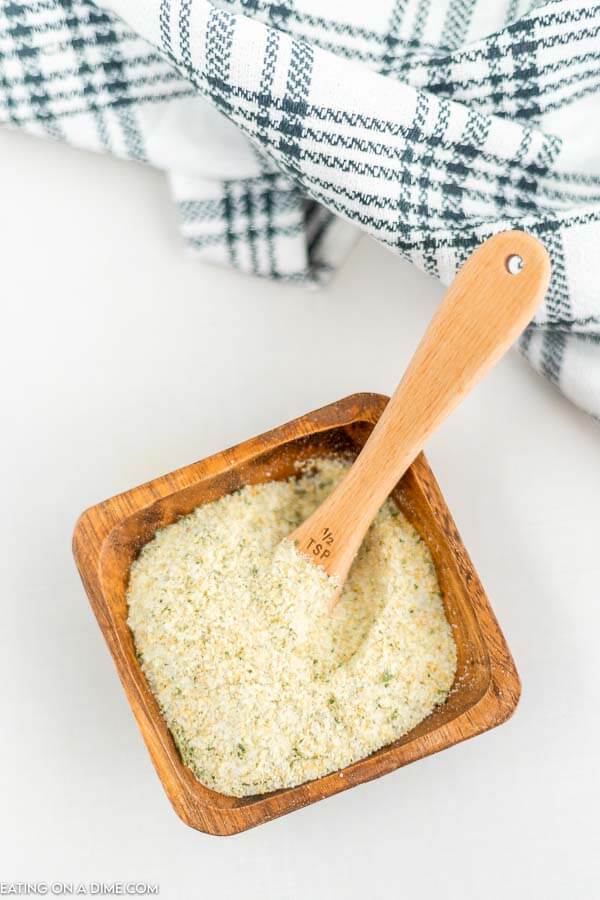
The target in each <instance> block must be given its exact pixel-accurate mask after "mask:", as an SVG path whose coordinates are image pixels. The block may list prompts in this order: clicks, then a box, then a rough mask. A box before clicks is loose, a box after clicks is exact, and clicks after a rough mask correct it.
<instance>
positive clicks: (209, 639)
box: [127, 459, 456, 797]
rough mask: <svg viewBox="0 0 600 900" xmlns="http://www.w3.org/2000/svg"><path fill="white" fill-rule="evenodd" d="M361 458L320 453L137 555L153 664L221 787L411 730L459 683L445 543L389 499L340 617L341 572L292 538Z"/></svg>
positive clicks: (358, 751)
mask: <svg viewBox="0 0 600 900" xmlns="http://www.w3.org/2000/svg"><path fill="white" fill-rule="evenodd" d="M349 464H350V463H349V462H348V461H344V460H341V459H318V460H312V461H311V462H310V463H308V464H307V463H305V464H304V465H303V466H302V467H301V469H300V470H299V472H298V476H297V477H292V478H290V479H288V480H287V481H273V482H269V483H267V484H260V485H248V486H246V487H243V488H241V489H240V490H239V491H236V492H235V493H234V494H230V495H227V496H225V497H222V498H221V499H219V500H217V501H215V502H214V503H209V504H207V505H205V506H200V507H198V508H197V509H196V510H194V512H193V513H191V515H188V516H186V517H185V518H183V519H181V520H180V521H178V522H176V523H175V524H173V525H170V526H168V527H167V528H164V529H162V530H161V531H158V532H157V534H156V536H155V537H154V539H153V540H152V541H150V542H149V543H148V544H146V546H145V547H144V548H143V550H142V551H141V553H140V555H139V557H138V559H137V560H136V561H135V562H134V563H133V565H132V567H131V574H130V583H129V588H128V594H127V599H128V603H129V619H128V621H129V625H130V627H131V630H132V632H133V635H134V639H135V646H136V650H137V652H138V655H139V658H140V660H141V663H142V667H143V670H144V673H145V675H146V677H147V679H148V682H149V684H150V687H151V689H152V691H153V693H154V695H155V697H156V699H157V701H158V703H159V706H160V708H161V710H162V713H163V715H164V717H165V719H166V722H167V724H168V726H169V728H170V730H171V733H172V734H173V737H174V739H175V742H176V744H177V746H178V748H179V751H180V753H181V756H182V758H183V761H184V762H185V763H186V765H188V766H189V767H190V769H191V770H192V772H193V773H194V774H195V776H196V777H197V778H198V779H199V780H200V781H201V782H202V783H203V784H205V785H207V786H208V787H210V788H213V789H215V790H217V791H221V792H222V793H225V794H231V795H234V796H237V797H243V796H247V795H250V794H257V793H263V792H266V791H272V790H275V789H277V788H283V787H291V786H293V785H297V784H300V783H302V782H304V781H308V780H310V779H312V778H317V777H319V776H321V775H324V774H326V773H327V772H331V771H335V770H337V769H340V768H342V767H343V766H346V765H348V764H350V763H352V762H354V761H356V760H358V759H361V758H362V757H364V756H367V755H368V754H369V753H371V752H373V751H374V750H377V749H378V748H380V747H382V746H384V745H385V744H388V743H390V742H391V741H394V740H396V739H397V738H398V737H400V736H401V735H403V734H404V733H405V732H407V731H408V730H409V729H411V728H413V727H414V726H415V725H417V724H418V723H419V722H420V721H421V720H422V719H424V718H425V717H426V716H427V715H429V713H430V712H431V711H432V710H433V709H434V707H435V706H437V705H438V704H441V703H443V702H444V701H445V699H446V697H447V694H448V691H449V690H450V688H451V686H452V683H453V680H454V675H455V671H456V647H455V644H454V640H453V638H452V634H451V629H450V626H449V624H448V622H447V621H446V618H445V615H444V610H443V604H442V600H441V595H440V590H439V586H438V582H437V578H436V574H435V569H434V566H433V563H432V560H431V556H430V554H429V550H428V549H427V547H426V545H425V544H424V543H423V541H422V540H421V538H420V537H419V535H418V534H417V532H416V531H415V530H414V528H412V526H411V525H409V523H408V522H407V520H406V519H405V518H404V516H403V515H402V514H401V513H400V512H399V511H398V509H397V508H396V507H395V505H394V504H393V503H392V502H391V501H388V502H387V503H386V504H385V506H384V507H383V509H382V510H381V511H380V513H379V515H378V516H377V518H376V520H375V522H374V523H373V525H372V526H371V528H370V530H369V532H368V535H367V537H366V539H365V541H364V542H363V545H362V547H361V550H360V552H359V554H358V556H357V558H356V560H355V562H354V565H353V567H352V569H351V571H350V575H349V578H348V581H347V583H346V585H345V587H344V590H343V592H342V595H341V599H340V601H339V602H338V604H337V606H336V608H335V611H334V613H333V614H329V613H328V611H327V607H328V600H329V597H330V594H331V579H330V578H329V577H328V576H327V575H326V574H325V573H324V572H323V570H321V569H320V568H319V567H317V566H314V565H313V564H312V563H310V562H309V561H308V560H306V559H305V558H304V557H303V556H301V555H300V554H299V553H298V552H297V550H296V549H295V547H294V546H293V545H292V544H291V542H289V541H285V540H284V538H285V537H286V535H288V534H289V533H290V532H291V531H292V530H293V529H294V528H295V527H296V526H297V525H298V524H300V522H302V521H303V520H304V519H305V518H307V517H308V516H309V515H310V513H311V512H313V510H314V509H315V508H316V507H317V506H318V505H319V504H320V503H321V502H322V501H323V500H324V499H325V497H326V496H327V494H328V493H329V492H330V491H331V490H332V488H333V487H334V486H335V485H336V484H337V482H338V481H339V480H340V478H341V477H342V476H343V475H344V473H345V472H346V471H347V468H348V466H349ZM282 541H283V543H282Z"/></svg>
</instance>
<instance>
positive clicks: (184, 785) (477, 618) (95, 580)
mask: <svg viewBox="0 0 600 900" xmlns="http://www.w3.org/2000/svg"><path fill="white" fill-rule="evenodd" d="M386 403H387V398H386V397H382V396H380V395H378V394H356V395H354V396H352V397H348V398H346V399H345V400H340V401H339V402H338V403H333V404H331V405H330V406H326V407H324V408H323V409H319V410H317V411H316V412H312V413H309V414H308V415H306V416H302V417H301V418H300V419H296V420H295V421H294V422H290V423H289V424H287V425H282V426H281V427H280V428H275V429H274V430H273V431H269V432H267V433H266V434H263V435H260V437H256V438H252V439H251V440H249V441H245V442H244V443H243V444H239V445H238V446H237V447H233V448H231V449H229V450H223V451H222V452H221V453H217V454H216V455H215V456H211V457H209V458H208V459H205V460H203V461H201V462H198V463H193V464H192V465H190V466H186V467H185V468H183V469H179V470H178V471H176V472H172V473H171V474H169V475H164V476H163V477H162V478H156V479H154V480H153V481H150V482H148V484H143V485H141V486H140V487H136V488H133V489H132V490H130V491H127V492H126V493H124V494H120V495H118V496H117V497H113V498H112V499H111V500H106V501H105V502H104V503H99V504H98V505H97V506H93V507H92V508H91V509H88V510H87V511H86V512H84V513H83V515H82V516H81V518H80V519H79V521H78V523H77V526H76V528H75V534H74V538H73V552H74V554H75V559H76V561H77V566H78V568H79V572H80V574H81V578H82V580H83V583H84V585H85V589H86V591H87V594H88V597H89V599H90V602H91V604H92V607H93V610H94V612H95V614H96V618H97V619H98V623H99V625H100V628H101V629H102V632H103V634H104V637H105V638H106V641H107V643H108V646H109V648H110V651H111V653H112V655H113V658H114V661H115V664H116V667H117V671H118V673H119V677H120V678H121V681H122V683H123V687H124V688H125V693H126V694H127V698H128V700H129V703H130V704H131V708H132V710H133V713H134V715H135V717H136V720H137V723H138V725H139V728H140V731H141V732H142V735H143V737H144V740H145V742H146V745H147V747H148V750H149V751H150V756H151V757H152V762H153V763H154V766H155V768H156V771H157V772H158V775H159V777H160V779H161V781H162V783H163V786H164V788H165V790H166V792H167V794H168V796H169V799H170V800H171V803H172V804H173V806H174V808H175V811H176V812H177V813H178V815H179V816H181V818H182V819H183V821H184V822H186V823H187V824H188V825H191V826H192V827H193V828H197V829H199V830H200V831H205V832H208V833H210V834H220V835H225V834H235V833H236V832H239V831H243V830H244V829H246V828H251V827H252V826H254V825H258V824H260V823H262V822H266V821H268V820H270V819H273V818H275V817H276V816H281V815H283V814H284V813H288V812H291V811H292V810H294V809H299V808H300V807H302V806H306V805H307V804H308V803H314V802H315V801H316V800H322V799H323V798H325V797H329V796H330V795H332V794H336V793H337V792H338V791H343V790H346V789H347V788H349V787H353V786H354V785H356V784H361V782H363V781H369V780H370V779H372V778H377V777H379V776H380V775H385V774H386V773H387V772H391V771H392V770H393V769H397V768H399V767H400V766H404V765H406V763H409V762H413V761H414V760H416V759H420V758H421V757H423V756H427V755H428V754H430V753H435V752H437V751H438V750H443V749H444V748H445V747H449V746H451V745H452V744H456V743H458V742H459V741H463V740H465V738H469V737H472V736H473V735H475V734H479V733H480V732H482V731H486V730H487V729H488V728H492V727H493V726H495V725H499V724H500V723H501V722H504V721H505V719H507V718H508V717H509V716H510V715H511V713H512V712H513V710H514V708H515V706H516V705H517V702H518V699H519V693H520V684H519V677H518V675H517V672H516V669H515V666H514V663H513V660H512V658H511V655H510V652H509V650H508V647H507V646H506V643H505V641H504V637H503V636H502V633H501V631H500V629H499V627H498V623H497V622H496V619H495V617H494V614H493V612H492V610H491V607H490V604H489V602H488V600H487V597H486V595H485V593H484V591H483V588H482V586H481V584H480V581H479V578H478V577H477V573H476V572H475V570H474V569H473V566H472V564H471V561H470V560H469V557H468V556H467V553H466V551H465V548H464V547H463V544H462V542H461V539H460V537H459V534H458V532H457V530H456V527H455V525H454V522H453V521H452V517H451V515H450V512H449V510H448V508H447V506H446V504H445V502H444V498H443V497H442V495H441V493H440V490H439V488H438V486H437V484H436V481H435V479H434V477H433V474H432V472H431V470H430V468H429V466H428V464H427V462H426V460H425V457H424V456H422V455H421V456H420V457H419V458H418V459H417V460H416V461H415V462H414V463H413V465H412V466H411V468H410V469H409V471H408V472H407V473H406V475H405V476H404V478H403V479H402V480H401V482H400V483H399V484H398V486H397V487H396V489H395V491H394V493H393V495H392V496H393V498H394V500H395V501H396V502H397V504H398V505H399V507H400V508H401V509H402V511H403V512H404V514H405V515H406V516H407V518H408V519H409V521H410V522H411V523H412V524H413V525H414V526H415V528H416V529H417V531H418V532H419V533H420V535H421V537H422V538H423V539H424V540H425V541H426V543H427V544H428V546H429V549H430V550H431V553H432V556H433V559H434V562H435V565H436V568H437V573H438V578H439V581H440V586H441V589H442V591H443V594H444V604H445V607H446V614H447V616H448V620H449V621H450V623H451V624H452V625H453V626H454V635H455V639H456V643H457V648H458V671H457V676H456V681H455V684H454V687H453V689H452V692H451V694H450V696H449V698H448V700H447V702H446V703H445V704H444V705H443V706H441V707H439V708H437V709H436V710H435V711H434V712H433V713H432V714H431V715H430V716H429V717H428V718H427V719H425V720H424V721H423V722H421V724H420V725H418V726H417V727H416V728H414V729H413V730H412V731H411V732H409V733H408V734H406V735H405V736H404V737H403V738H401V739H400V740H398V741H396V742H395V743H393V744H390V745H389V746H387V747H384V748H383V749H382V750H378V751H377V752H376V753H373V754H371V756H369V757H367V758H366V759H362V760H360V761H359V762H356V763H354V764H353V765H351V766H348V767H347V768H345V769H343V770H341V771H339V772H334V773H332V774H330V775H326V776H325V777H323V778H319V779H317V780H316V781H311V782H308V783H306V784H303V785H300V786H299V787H295V788H288V789H285V790H281V791H276V792H274V793H271V794H264V795H260V796H254V797H246V798H243V799H239V798H236V797H228V796H225V795H224V794H219V793H217V792H215V791H212V790H210V789H209V788H206V787H204V785H202V784H200V782H199V781H197V780H196V778H195V777H194V776H193V775H192V773H191V771H190V770H189V769H188V768H187V767H186V766H185V765H184V764H183V762H182V761H181V758H180V756H179V753H178V751H177V748H176V747H175V744H174V742H173V739H172V737H171V734H170V732H169V730H168V728H167V726H166V724H165V722H164V720H163V718H162V716H161V714H160V712H159V709H158V706H157V703H156V700H155V699H154V697H153V695H152V693H151V692H150V689H149V687H148V684H147V683H146V679H145V677H144V674H143V672H142V669H141V667H140V664H139V662H138V660H137V657H136V654H135V650H134V645H133V639H132V635H131V632H130V630H129V628H128V626H127V604H126V601H125V591H126V588H127V581H128V574H129V567H130V564H131V562H132V560H133V559H134V558H135V557H136V555H137V553H138V552H139V550H140V548H141V547H142V546H143V545H144V544H145V543H146V542H147V541H149V540H150V539H151V538H152V537H153V535H154V533H155V531H156V530H157V529H158V528H163V527H164V526H165V525H169V524H170V523H172V522H175V521H176V520H177V519H178V518H180V517H181V516H185V515H186V514H188V513H190V512H191V511H192V510H193V509H194V508H195V507H196V506H199V505H201V504H203V503H209V502H210V501H212V500H216V499H217V498H218V497H221V496H222V495H224V494H227V493H230V492H231V491H234V490H236V489H237V488H239V487H240V486H242V485H244V484H256V483H259V482H264V481H269V480H272V479H283V478H287V477H288V476H289V475H291V474H292V473H293V472H294V464H295V462H296V461H297V460H301V459H308V458H310V457H314V456H324V455H329V454H333V453H339V452H344V451H346V452H347V451H349V450H350V451H351V450H354V451H356V450H358V449H360V447H361V446H362V445H363V444H364V442H365V440H366V439H367V437H368V435H369V434H370V432H371V430H372V428H373V425H374V424H375V422H376V421H377V419H378V418H379V416H380V414H381V412H382V410H383V408H384V406H385V404H386Z"/></svg>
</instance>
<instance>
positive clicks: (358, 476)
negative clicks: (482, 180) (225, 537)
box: [289, 231, 550, 606]
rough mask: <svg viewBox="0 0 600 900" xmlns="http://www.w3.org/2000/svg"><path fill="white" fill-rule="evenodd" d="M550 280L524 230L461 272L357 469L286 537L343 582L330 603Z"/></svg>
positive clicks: (494, 244)
mask: <svg viewBox="0 0 600 900" xmlns="http://www.w3.org/2000/svg"><path fill="white" fill-rule="evenodd" d="M549 280H550V260H549V258H548V254H547V253H546V250H545V249H544V247H543V245H542V244H541V243H540V242H539V241H538V240H536V238H534V237H532V236H531V235H529V234H526V233H525V232H522V231H508V232H503V233H502V234H497V235H495V236H494V237H491V238H490V239H489V240H487V241H486V242H485V243H484V244H483V245H482V246H481V247H479V248H478V249H477V250H475V252H474V253H473V254H472V255H471V256H470V257H469V259H468V260H467V261H466V263H465V264H464V265H463V267H462V268H461V269H460V271H459V272H458V274H457V275H456V277H455V279H454V281H453V282H452V284H451V285H450V287H449V288H448V291H447V293H446V295H445V297H444V299H443V301H442V303H441V305H440V307H439V308H438V310H437V311H436V313H435V315H434V317H433V319H432V320H431V322H430V324H429V328H428V329H427V331H426V332H425V335H424V336H423V339H422V340H421V343H420V344H419V346H418V347H417V350H416V352H415V355H414V356H413V358H412V360H411V362H410V364H409V366H408V368H407V370H406V372H405V373H404V377H403V378H402V381H401V382H400V384H399V385H398V387H397V389H396V391H395V393H394V395H393V396H392V398H391V399H390V401H389V403H388V405H387V406H386V408H385V410H384V411H383V413H382V415H381V417H380V419H379V421H378V422H377V425H376V426H375V428H374V429H373V431H372V432H371V435H370V437H369V439H368V441H367V442H366V444H365V446H364V447H363V449H362V451H361V452H360V454H359V456H358V457H357V459H356V461H355V462H354V464H353V466H352V468H351V469H350V470H349V472H348V474H347V475H346V476H345V477H344V478H343V480H342V481H341V482H340V483H339V484H338V486H337V487H336V488H335V490H334V491H332V493H331V494H330V495H329V497H327V499H326V500H325V501H324V502H323V503H322V504H321V506H319V508H318V509H317V510H316V511H315V512H314V513H313V514H312V515H311V516H309V518H308V519H307V520H306V521H305V522H303V523H302V525H300V526H299V527H298V528H297V529H296V530H295V531H293V532H292V534H291V535H290V536H289V538H290V540H292V541H295V543H296V546H297V548H298V550H299V551H300V552H301V553H303V554H304V555H305V556H307V557H308V558H309V559H310V560H312V562H314V563H315V564H316V565H319V566H321V567H322V568H323V569H325V571H326V572H327V573H328V574H329V575H332V576H334V577H335V578H336V579H337V580H338V581H339V587H338V589H337V591H336V594H335V596H334V597H333V598H332V606H333V605H334V604H335V603H336V602H337V599H338V598H339V595H340V593H341V590H342V587H343V583H344V581H345V580H346V577H347V575H348V571H349V569H350V566H351V565H352V561H353V560H354V557H355V556H356V554H357V552H358V549H359V547H360V545H361V543H362V540H363V538H364V536H365V534H366V532H367V529H368V527H369V525H370V524H371V522H372V521H373V519H374V518H375V516H376V515H377V512H378V510H379V509H380V507H381V506H382V505H383V503H384V502H385V500H386V499H387V497H388V495H389V494H390V493H391V491H392V490H393V488H394V486H395V485H396V484H397V482H398V481H399V480H400V478H401V477H402V475H404V473H405V472H406V470H407V469H408V467H409V466H410V464H411V463H412V462H413V460H414V459H415V457H416V456H417V455H418V454H419V453H420V452H421V450H422V449H423V446H424V444H425V443H426V441H427V439H428V438H429V436H430V435H431V434H432V433H433V432H434V431H435V429H436V428H437V427H438V426H439V425H440V424H441V422H442V421H443V420H444V419H445V418H446V416H447V415H448V414H449V413H450V412H452V410H453V409H454V408H455V406H457V405H458V403H459V402H460V400H462V398H463V397H464V396H465V395H466V394H467V393H468V392H469V391H470V390H471V388H473V387H474V386H475V385H476V384H477V382H478V381H479V380H480V379H481V378H483V376H484V375H485V374H486V373H487V372H488V371H489V370H490V369H491V367H492V366H493V365H494V364H495V363H496V362H498V360H499V359H500V358H501V357H502V356H503V355H504V353H506V351H507V350H508V348H509V347H510V346H511V344H513V343H514V341H515V340H516V339H517V337H518V336H519V335H520V333H521V332H522V331H523V329H524V328H525V326H526V325H527V324H528V322H530V320H531V319H532V317H533V314H534V312H535V310H536V309H537V307H538V306H539V304H540V303H541V301H542V300H543V298H544V294H545V293H546V289H547V287H548V282H549Z"/></svg>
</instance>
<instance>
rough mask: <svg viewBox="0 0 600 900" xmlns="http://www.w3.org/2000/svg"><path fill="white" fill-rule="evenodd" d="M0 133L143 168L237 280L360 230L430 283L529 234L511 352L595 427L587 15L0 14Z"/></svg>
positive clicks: (598, 27) (502, 0)
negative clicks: (524, 308) (540, 252)
mask: <svg viewBox="0 0 600 900" xmlns="http://www.w3.org/2000/svg"><path fill="white" fill-rule="evenodd" d="M0 121H1V122H4V123H6V124H7V125H12V126H15V127H19V128H24V129H27V130H28V131H31V132H33V133H35V134H39V135H46V136H49V137H52V138H56V139H59V140H63V141H67V142H69V143H73V144H77V145H79V146H81V147H87V148H91V149H95V150H100V151H106V152H110V153H114V154H117V155H120V156H124V157H128V158H131V159H137V160H143V161H146V162H148V163H151V164H152V165H155V166H158V167H160V168H163V169H164V170H165V171H166V172H167V173H168V177H169V179H170V183H171V186H172V190H173V194H174V197H175V201H176V203H177V207H178V211H179V215H180V220H181V228H182V232H183V235H184V238H185V240H186V242H187V244H188V245H189V247H190V248H193V250H194V251H195V252H196V253H198V254H199V255H200V256H202V257H203V258H205V259H208V260H213V261H217V262H222V263H226V264H229V265H232V266H234V267H236V268H238V269H240V270H242V271H244V272H249V273H253V274H256V275H263V276H267V277H271V278H278V279H282V280H295V281H298V280H304V281H307V282H315V281H323V280H325V279H326V277H327V276H328V275H329V273H330V272H332V270H334V269H335V268H336V266H337V265H338V264H339V263H340V262H341V260H342V259H343V257H344V256H345V254H346V253H347V252H348V250H349V249H350V248H351V247H352V245H353V244H354V242H355V240H356V238H357V236H358V235H359V234H360V233H361V231H366V232H367V233H369V234H371V235H372V236H374V237H375V238H376V239H377V240H379V241H381V242H382V243H383V244H385V245H386V246H387V247H389V248H390V249H391V250H393V251H395V252H396V253H399V254H401V255H402V256H404V257H405V258H407V259H409V260H411V261H412V262H413V263H415V264H416V265H417V266H419V267H420V268H422V269H424V270H425V271H427V272H430V273H431V274H432V275H435V276H436V277H438V278H439V279H441V280H442V281H443V282H445V283H447V282H449V281H450V280H451V278H452V276H453V274H454V272H455V271H456V269H457V267H458V266H459V265H460V264H461V263H462V261H463V260H464V259H465V258H466V256H467V255H468V254H469V253H470V252H471V250H472V249H473V248H474V247H475V246H477V245H478V244H479V243H480V242H481V241H482V240H484V239H485V238H486V237H488V236H489V235H490V234H492V233H494V232H497V231H501V230H504V229H507V228H515V227H516V228H522V229H525V230H527V231H531V232H533V233H534V234H536V235H538V236H539V237H540V238H541V239H542V240H543V241H544V243H545V244H546V246H547V248H548V250H549V252H550V254H551V257H552V264H553V278H552V284H551V289H550V291H549V294H548V296H547V298H546V301H545V303H544V305H543V307H542V308H541V309H540V310H539V312H538V314H537V316H536V318H535V320H534V322H533V323H532V325H531V326H530V327H529V328H528V329H527V331H526V333H525V334H524V336H523V338H522V339H521V342H520V347H521V350H522V352H523V353H524V354H525V355H526V357H527V358H528V360H529V361H530V362H531V364H532V365H533V366H534V367H535V368H536V369H537V370H538V371H540V372H542V373H543V374H544V375H546V376H547V377H548V378H549V379H551V380H552V381H553V382H554V383H556V384H557V385H558V386H559V387H560V388H561V390H562V391H563V392H564V393H565V394H566V395H567V396H568V397H570V398H571V399H572V400H573V401H574V402H575V403H577V404H578V405H580V406H581V407H583V408H584V409H586V410H587V411H588V412H590V413H592V414H593V415H596V416H600V286H599V285H600V247H599V246H598V245H599V243H600V241H599V238H600V226H599V220H600V3H584V2H576V0H557V2H550V3H547V2H546V3H543V4H542V3H539V2H533V3H532V2H531V0H368V2H359V0H219V2H209V0H107V2H105V3H102V4H101V5H100V4H97V3H92V2H89V0H27V2H19V0H0Z"/></svg>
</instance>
